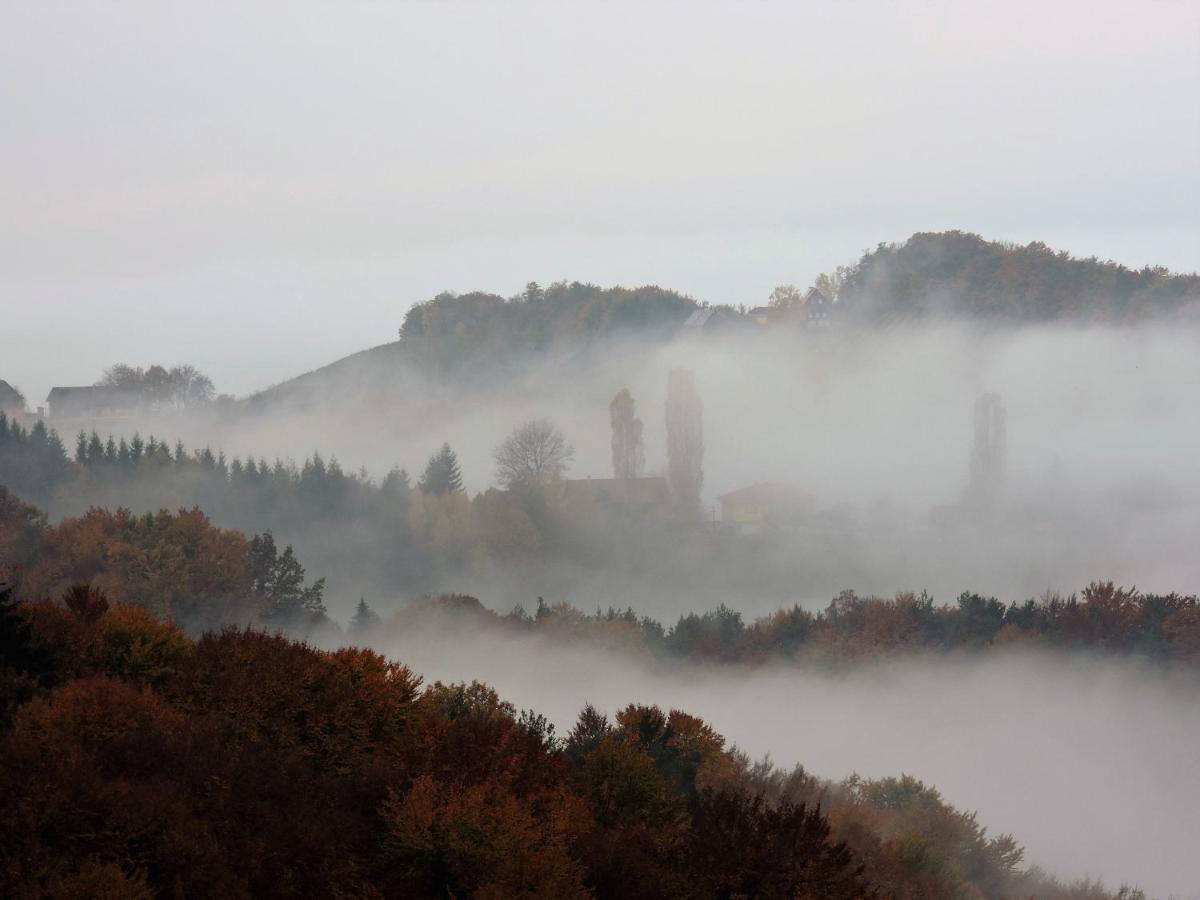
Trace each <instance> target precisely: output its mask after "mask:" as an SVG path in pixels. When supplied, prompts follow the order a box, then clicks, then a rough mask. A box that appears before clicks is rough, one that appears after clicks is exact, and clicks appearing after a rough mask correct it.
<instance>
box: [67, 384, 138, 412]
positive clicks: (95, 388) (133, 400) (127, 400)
mask: <svg viewBox="0 0 1200 900" xmlns="http://www.w3.org/2000/svg"><path fill="white" fill-rule="evenodd" d="M139 400H140V396H139V394H138V392H137V391H135V390H130V389H129V388H120V387H105V386H102V385H80V386H76V387H62V386H60V387H52V388H50V393H49V394H47V395H46V402H47V403H49V404H50V405H51V406H55V405H62V404H64V403H74V404H77V405H79V406H86V407H89V408H92V409H97V408H100V407H107V408H112V409H132V408H133V407H135V406H137V405H138V401H139Z"/></svg>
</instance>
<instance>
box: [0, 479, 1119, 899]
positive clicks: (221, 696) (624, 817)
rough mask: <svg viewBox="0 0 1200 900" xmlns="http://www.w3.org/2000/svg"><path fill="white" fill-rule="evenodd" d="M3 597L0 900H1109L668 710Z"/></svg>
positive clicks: (97, 599) (923, 812)
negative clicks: (508, 691) (564, 729)
mask: <svg viewBox="0 0 1200 900" xmlns="http://www.w3.org/2000/svg"><path fill="white" fill-rule="evenodd" d="M9 505H10V506H11V501H9ZM10 518H11V516H10ZM25 527H36V523H35V522H31V521H27V522H26V525H25ZM4 534H5V536H6V539H9V540H11V539H12V528H11V525H10V526H6V531H5V532H4ZM98 574H101V573H98ZM10 594H11V592H10V591H9V590H8V589H5V590H4V591H3V592H2V593H0V797H3V798H4V800H3V802H0V873H3V880H4V883H5V884H6V885H7V886H8V887H7V893H8V895H9V896H13V897H63V898H66V897H79V896H95V897H100V896H103V897H114V898H118V897H119V898H148V897H154V896H160V895H163V894H170V895H173V896H197V895H205V896H212V895H220V896H225V897H250V896H261V895H264V894H270V895H272V896H332V895H339V896H349V895H354V896H372V897H377V896H412V897H445V896H476V897H512V896H529V897H584V896H594V897H622V898H628V897H647V898H650V897H665V896H673V897H685V896H686V897H698V898H700V897H712V898H721V897H735V896H754V897H780V898H782V897H789V898H797V897H798V898H812V900H816V898H836V897H845V898H862V897H894V898H913V900H916V898H941V897H945V898H950V897H963V896H988V897H1001V896H1035V895H1036V896H1037V897H1041V898H1078V900H1084V898H1104V897H1112V896H1115V895H1113V894H1111V893H1109V892H1107V891H1105V890H1104V889H1102V888H1101V887H1100V886H1099V885H1096V884H1091V883H1081V884H1076V885H1073V886H1065V885H1062V884H1059V883H1057V882H1055V881H1054V880H1053V879H1051V878H1049V877H1047V876H1045V875H1044V874H1042V873H1041V872H1039V871H1037V870H1030V869H1026V868H1024V867H1022V865H1021V860H1022V855H1023V854H1022V851H1021V848H1020V847H1019V845H1018V844H1017V843H1016V842H1015V841H1014V840H1013V839H1012V838H1011V837H1009V836H1008V835H999V836H996V837H989V836H988V835H987V833H986V830H985V828H984V827H983V826H981V825H980V824H979V823H978V822H977V821H976V819H975V816H974V815H972V814H968V813H963V812H960V811H957V810H955V809H954V808H952V807H951V806H949V805H948V804H946V803H945V802H944V801H943V800H942V799H941V797H940V796H939V794H938V793H937V791H936V790H934V789H932V788H930V787H927V786H925V785H923V784H922V783H920V782H919V781H916V780H915V779H912V778H885V779H881V780H874V781H872V780H864V779H861V778H858V777H852V778H850V779H848V780H846V781H844V782H840V783H836V784H833V783H828V782H823V781H821V780H819V779H816V778H813V777H812V776H810V775H808V774H807V773H806V772H805V771H804V770H803V769H799V768H798V769H796V770H794V771H790V772H788V771H780V770H777V769H775V768H774V767H772V766H771V765H769V764H768V763H766V762H763V763H758V764H755V763H752V762H751V761H750V760H749V759H748V758H746V756H745V755H744V754H741V753H739V752H737V751H736V749H734V748H730V747H728V746H726V743H725V741H724V739H723V738H722V737H721V736H720V735H718V734H717V733H715V732H714V731H713V730H712V729H711V728H710V727H708V726H707V725H706V724H705V723H704V722H703V721H701V720H699V719H697V718H695V717H693V716H690V715H687V714H686V713H684V712H682V711H678V710H671V711H669V712H667V711H664V710H660V709H658V708H656V707H653V706H636V705H631V706H628V707H626V708H625V709H623V710H621V711H619V712H618V713H617V714H616V716H615V717H614V719H612V720H609V719H608V718H607V717H606V716H605V715H603V714H601V713H599V712H597V711H596V710H594V709H592V708H590V707H588V708H585V709H584V710H583V712H582V713H581V714H580V716H579V719H578V722H577V723H576V725H575V726H574V728H572V729H571V730H570V732H569V733H568V734H567V735H566V736H565V737H561V738H560V737H559V736H558V735H557V734H556V733H555V730H554V728H553V726H552V725H550V724H549V723H548V722H547V721H546V719H545V718H544V717H542V716H540V715H539V714H537V713H536V712H534V711H529V710H526V711H521V712H520V713H518V711H517V710H516V709H515V708H514V707H513V706H512V705H511V704H509V703H507V702H505V701H504V700H503V699H502V698H500V697H498V696H497V695H496V693H495V692H494V691H492V690H491V689H490V688H488V687H487V686H486V685H483V684H479V683H472V684H449V685H447V684H441V683H434V684H432V685H430V686H428V687H425V688H423V687H422V684H421V679H420V678H419V677H418V675H417V674H415V673H413V672H412V671H410V670H409V669H407V668H405V667H404V666H403V665H401V664H399V663H395V662H389V661H388V660H386V659H384V658H383V657H381V656H379V655H378V654H376V653H374V652H371V651H369V650H361V649H352V648H347V649H341V650H337V651H332V652H331V651H319V650H316V649H314V648H312V647H310V646H307V645H305V644H302V643H296V642H293V641H290V640H288V639H287V638H285V637H283V636H282V635H278V634H275V635H272V634H270V633H267V632H264V631H256V630H250V629H226V630H222V631H216V632H210V633H207V634H205V635H204V636H203V637H201V638H199V639H198V640H196V639H192V638H190V637H188V636H187V635H186V634H185V633H184V632H182V631H181V630H180V629H179V628H178V627H177V626H175V625H174V624H171V623H169V622H166V621H162V620H160V619H159V618H157V617H156V616H154V615H152V614H151V612H150V611H148V610H147V609H146V608H144V607H143V606H140V605H134V604H121V603H116V604H114V603H113V602H111V601H110V600H109V599H108V597H106V595H105V594H104V593H103V592H102V591H100V590H99V589H97V588H96V587H94V586H88V585H80V586H75V587H72V588H69V589H67V590H66V591H65V592H64V593H63V596H62V599H61V601H54V600H37V601H32V602H24V603H18V602H16V601H15V600H14V599H13V598H12V597H11V596H10ZM27 596H28V595H27ZM1121 896H1122V897H1134V896H1139V894H1138V893H1137V892H1131V891H1125V890H1123V891H1122V892H1121Z"/></svg>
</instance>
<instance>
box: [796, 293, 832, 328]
mask: <svg viewBox="0 0 1200 900" xmlns="http://www.w3.org/2000/svg"><path fill="white" fill-rule="evenodd" d="M803 308H804V327H805V328H808V329H809V330H811V331H825V330H826V329H827V328H829V314H830V313H831V312H832V311H833V298H832V297H830V296H829V295H828V294H826V293H825V292H824V291H822V290H820V289H819V288H815V287H812V288H809V289H808V293H807V294H805V295H804V307H803Z"/></svg>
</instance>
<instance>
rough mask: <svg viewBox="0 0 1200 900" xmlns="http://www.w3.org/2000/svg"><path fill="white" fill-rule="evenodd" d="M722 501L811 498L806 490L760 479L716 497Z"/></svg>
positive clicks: (804, 499)
mask: <svg viewBox="0 0 1200 900" xmlns="http://www.w3.org/2000/svg"><path fill="white" fill-rule="evenodd" d="M717 499H718V500H720V501H721V502H722V503H798V502H803V501H807V500H811V499H812V495H811V494H809V493H808V492H807V491H802V490H800V489H799V488H796V487H792V486H791V485H790V484H780V483H778V482H772V481H760V482H757V483H755V484H751V485H747V486H746V487H742V488H738V489H737V490H733V491H729V492H728V493H724V494H720V495H719V496H718V497H717Z"/></svg>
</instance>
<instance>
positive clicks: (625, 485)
mask: <svg viewBox="0 0 1200 900" xmlns="http://www.w3.org/2000/svg"><path fill="white" fill-rule="evenodd" d="M558 492H559V497H560V499H561V500H562V501H563V502H564V503H572V504H603V505H609V506H619V507H623V508H626V509H640V510H643V511H645V510H653V509H660V508H661V509H666V508H667V507H669V506H670V504H671V490H670V488H668V487H667V479H665V478H564V479H563V480H562V481H560V482H559V483H558Z"/></svg>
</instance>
